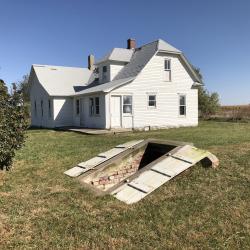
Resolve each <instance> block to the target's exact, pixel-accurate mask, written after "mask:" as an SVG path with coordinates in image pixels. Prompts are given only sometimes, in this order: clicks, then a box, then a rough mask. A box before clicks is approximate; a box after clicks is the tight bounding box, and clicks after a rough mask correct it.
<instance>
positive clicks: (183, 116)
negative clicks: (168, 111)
mask: <svg viewBox="0 0 250 250" xmlns="http://www.w3.org/2000/svg"><path fill="white" fill-rule="evenodd" d="M181 96H185V105H180V97H181ZM181 106H182V107H185V114H184V115H181V114H180V107H181ZM178 117H179V118H186V117H187V94H185V93H178Z"/></svg>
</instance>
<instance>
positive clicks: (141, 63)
mask: <svg viewBox="0 0 250 250" xmlns="http://www.w3.org/2000/svg"><path fill="white" fill-rule="evenodd" d="M156 51H157V41H155V42H152V43H149V44H146V45H143V46H142V47H140V48H137V49H135V50H134V54H133V56H132V58H131V60H130V62H129V63H128V64H127V65H125V66H124V67H123V69H122V70H121V71H120V72H119V73H118V74H117V76H116V77H115V78H114V80H118V79H122V78H127V77H136V76H137V75H138V74H139V73H140V72H141V70H142V69H143V68H144V67H145V65H146V64H147V63H148V61H149V60H150V59H151V58H152V57H153V55H154V54H155V53H156Z"/></svg>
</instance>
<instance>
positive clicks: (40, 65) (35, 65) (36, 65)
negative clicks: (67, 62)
mask: <svg viewBox="0 0 250 250" xmlns="http://www.w3.org/2000/svg"><path fill="white" fill-rule="evenodd" d="M32 66H33V67H46V68H49V67H58V68H71V69H87V70H89V69H88V68H85V67H73V66H61V65H48V64H32Z"/></svg>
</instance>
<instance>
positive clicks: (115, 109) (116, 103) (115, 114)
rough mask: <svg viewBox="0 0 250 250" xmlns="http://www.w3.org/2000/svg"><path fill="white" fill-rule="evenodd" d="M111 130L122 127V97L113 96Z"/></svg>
mask: <svg viewBox="0 0 250 250" xmlns="http://www.w3.org/2000/svg"><path fill="white" fill-rule="evenodd" d="M110 110H111V128H120V127H121V96H111V108H110Z"/></svg>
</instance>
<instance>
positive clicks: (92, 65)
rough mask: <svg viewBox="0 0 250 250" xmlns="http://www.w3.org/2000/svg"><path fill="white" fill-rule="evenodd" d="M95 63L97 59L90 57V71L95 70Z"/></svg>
mask: <svg viewBox="0 0 250 250" xmlns="http://www.w3.org/2000/svg"><path fill="white" fill-rule="evenodd" d="M94 63H95V58H94V56H93V55H89V56H88V69H89V70H91V71H92V70H94Z"/></svg>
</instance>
